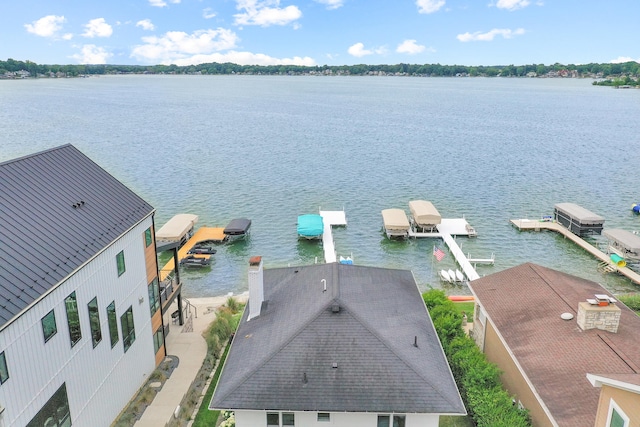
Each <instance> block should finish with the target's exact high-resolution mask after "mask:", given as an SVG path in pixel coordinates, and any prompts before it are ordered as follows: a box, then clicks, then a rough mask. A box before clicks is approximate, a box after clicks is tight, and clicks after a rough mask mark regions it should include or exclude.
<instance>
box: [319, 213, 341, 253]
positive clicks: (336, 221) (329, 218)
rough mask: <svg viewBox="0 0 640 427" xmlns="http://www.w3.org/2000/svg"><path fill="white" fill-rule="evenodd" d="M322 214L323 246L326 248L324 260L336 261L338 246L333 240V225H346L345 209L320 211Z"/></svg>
mask: <svg viewBox="0 0 640 427" xmlns="http://www.w3.org/2000/svg"><path fill="white" fill-rule="evenodd" d="M320 216H321V217H322V222H323V227H324V230H323V233H322V248H323V250H324V262H326V263H330V262H336V258H337V256H336V247H335V243H334V242H333V232H332V229H331V227H333V226H338V225H341V226H346V225H347V216H346V215H345V213H344V210H341V211H320Z"/></svg>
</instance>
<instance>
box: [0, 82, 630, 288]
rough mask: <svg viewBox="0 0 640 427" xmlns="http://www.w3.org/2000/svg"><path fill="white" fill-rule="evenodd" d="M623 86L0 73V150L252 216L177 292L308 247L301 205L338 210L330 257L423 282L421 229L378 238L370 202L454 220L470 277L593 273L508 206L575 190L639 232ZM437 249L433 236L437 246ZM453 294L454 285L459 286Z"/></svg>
mask: <svg viewBox="0 0 640 427" xmlns="http://www.w3.org/2000/svg"><path fill="white" fill-rule="evenodd" d="M639 96H640V92H638V91H633V90H629V91H623V90H618V91H616V90H612V89H611V88H603V87H593V86H591V81H589V80H560V79H550V80H543V79H531V80H525V79H481V78H473V79H445V78H373V77H368V78H367V77H364V78H361V77H351V78H348V77H341V78H329V77H326V78H312V77H260V76H215V77H212V76H145V77H143V76H121V77H96V78H90V79H70V80H28V81H0V134H1V135H2V137H1V138H2V139H1V141H2V143H1V151H0V161H2V160H7V159H11V158H14V157H18V156H23V155H26V154H29V153H33V152H37V151H40V150H43V149H47V148H51V147H54V146H57V145H60V144H64V143H73V144H74V145H76V146H77V147H78V148H79V149H81V150H82V151H83V152H85V153H86V154H87V155H89V156H90V157H91V158H92V159H93V160H95V161H96V162H97V163H99V164H100V165H101V166H103V167H104V168H105V169H107V170H108V171H109V172H111V173H112V174H113V175H115V176H116V177H117V178H118V179H120V180H121V181H123V182H125V183H126V184H127V185H128V186H130V187H131V188H132V189H134V190H135V191H136V192H138V193H139V194H140V195H141V196H142V197H143V198H145V199H146V200H147V201H149V202H150V203H151V204H152V205H153V206H154V207H155V208H156V209H157V212H156V224H157V226H158V227H159V226H161V225H162V224H164V223H165V222H166V221H167V220H168V219H169V218H171V217H172V216H173V215H174V214H176V213H181V212H190V213H195V214H198V215H199V216H200V222H199V224H200V225H209V226H224V225H226V223H227V222H228V221H229V220H231V219H233V218H236V217H243V216H244V217H248V218H251V219H252V220H253V225H252V230H251V231H252V234H251V237H250V238H249V240H248V241H246V242H242V241H240V242H236V243H234V244H232V245H225V246H222V247H220V248H219V250H218V253H217V254H216V255H215V256H214V257H213V260H214V262H213V265H212V268H211V270H209V271H192V270H190V271H189V272H188V273H186V274H185V275H184V276H183V277H184V278H185V280H186V283H187V284H186V286H185V291H184V292H185V294H186V295H187V296H212V295H221V294H224V293H227V292H232V291H233V292H241V291H244V290H245V289H246V287H247V284H246V270H247V261H248V258H249V257H250V256H252V255H262V256H263V257H264V259H265V263H266V266H267V267H274V266H284V265H295V264H306V263H311V262H314V261H315V259H316V258H317V259H319V260H322V257H323V254H322V249H321V247H320V246H319V244H317V243H316V244H310V243H308V242H301V241H298V239H297V238H296V219H297V216H298V215H300V214H304V213H315V212H317V211H318V209H319V208H320V207H322V208H323V209H326V210H334V209H341V208H342V207H344V208H345V210H346V213H347V219H348V221H349V224H348V226H347V227H346V228H341V229H336V230H335V231H334V237H335V241H336V249H337V251H338V254H339V255H352V256H353V257H354V260H355V262H356V263H357V264H364V265H375V266H382V267H394V268H407V269H411V270H412V271H413V272H414V274H415V276H416V279H417V281H418V283H419V285H420V287H421V288H422V289H426V288H427V287H429V286H434V287H439V286H441V284H440V283H439V281H438V279H437V274H436V271H437V270H439V269H440V268H445V269H448V268H453V269H455V268H456V266H455V262H454V260H453V257H452V256H451V255H450V254H448V255H447V256H446V257H445V258H444V260H443V261H442V262H440V263H438V262H436V261H435V260H434V259H433V257H432V256H431V251H432V249H433V244H434V243H436V242H434V241H433V240H430V239H421V240H415V241H413V240H412V241H408V242H391V241H388V240H387V239H386V238H385V237H384V235H383V234H382V231H381V222H382V221H381V215H380V211H381V210H382V209H385V208H390V207H398V208H404V209H405V210H406V211H407V212H408V202H409V201H410V200H413V199H426V200H430V201H432V202H433V203H434V204H435V206H436V207H437V208H438V210H439V211H440V213H441V214H442V215H443V217H445V218H452V217H461V216H463V215H464V216H465V217H466V218H467V220H468V221H469V222H470V223H471V224H472V225H473V226H474V227H475V228H476V230H477V231H478V234H479V236H478V238H477V239H473V240H469V239H464V238H460V239H458V242H459V243H461V244H462V249H463V251H464V252H465V253H470V254H471V256H472V257H481V258H485V257H486V258H488V257H490V256H491V254H492V253H494V254H495V257H496V265H495V266H478V271H479V273H480V275H486V274H490V273H492V272H495V271H500V270H503V269H505V268H509V267H512V266H515V265H518V264H521V263H523V262H528V261H531V262H535V263H538V264H541V265H544V266H548V267H551V268H555V269H558V270H562V271H565V272H568V273H571V274H575V275H578V276H581V277H586V278H588V279H591V280H595V281H597V282H600V283H602V284H603V285H605V286H606V287H608V288H609V289H611V290H612V291H614V292H621V291H625V290H629V289H633V286H632V285H631V284H630V283H629V281H628V280H626V279H622V278H620V277H617V276H614V275H602V274H600V273H598V272H597V270H596V266H597V261H596V260H595V259H594V258H593V257H591V256H590V255H589V254H587V253H586V252H584V251H583V250H581V249H579V248H578V247H576V246H575V245H573V244H572V243H570V242H567V241H566V240H564V239H563V238H561V237H560V236H557V235H555V234H553V233H549V232H543V233H535V232H528V233H520V232H518V231H517V230H515V229H514V228H513V227H512V226H511V225H510V224H509V219H513V218H525V217H528V218H534V219H535V218H539V217H540V216H541V215H543V214H551V213H552V211H553V205H554V204H555V203H558V202H566V201H569V202H575V203H578V204H580V205H582V206H584V207H586V208H587V209H590V210H592V211H593V212H596V213H598V214H600V215H603V216H604V217H605V218H606V226H608V227H621V228H626V229H628V230H634V229H640V227H639V226H638V222H639V221H640V218H638V217H635V216H633V215H632V214H631V213H630V206H631V203H633V202H639V201H640V200H638V199H640V196H639V195H637V194H636V189H637V188H638V187H639V186H638V175H637V173H636V169H637V165H638V164H639V160H640V159H639V157H640V150H639V149H638V134H639V133H640V132H638V130H639V129H638V125H637V120H636V118H637V117H638V116H639V113H640V106H639V104H640V103H639V102H638V100H639V98H638V97H639ZM440 246H442V247H443V248H444V245H443V244H442V243H440ZM447 291H448V292H451V293H466V292H468V291H467V290H466V289H465V288H463V287H461V286H459V285H457V286H453V287H450V288H448V289H447Z"/></svg>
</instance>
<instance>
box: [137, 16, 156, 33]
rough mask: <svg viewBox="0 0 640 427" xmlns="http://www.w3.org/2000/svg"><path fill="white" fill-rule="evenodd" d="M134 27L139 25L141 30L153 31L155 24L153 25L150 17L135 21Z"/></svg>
mask: <svg viewBox="0 0 640 427" xmlns="http://www.w3.org/2000/svg"><path fill="white" fill-rule="evenodd" d="M136 27H140V28H142V29H143V30H147V31H153V30H155V29H156V26H155V25H153V23H152V22H151V19H143V20H141V21H138V22H136Z"/></svg>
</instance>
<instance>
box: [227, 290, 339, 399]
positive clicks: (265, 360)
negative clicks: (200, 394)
mask: <svg viewBox="0 0 640 427" xmlns="http://www.w3.org/2000/svg"><path fill="white" fill-rule="evenodd" d="M334 301H335V299H332V300H330V301H329V302H328V303H327V304H325V305H323V306H321V307H320V309H319V310H318V312H317V313H316V315H315V316H312V317H310V318H309V320H308V321H306V322H305V323H303V324H302V325H301V326H300V327H299V328H298V329H296V330H295V332H294V333H293V334H291V336H290V337H289V339H287V340H285V341H284V342H283V343H282V345H280V346H278V347H276V348H275V349H274V350H273V351H272V352H271V353H269V354H267V355H266V356H265V357H264V358H263V359H262V360H261V361H260V362H259V363H257V364H256V365H255V366H254V367H253V369H251V371H250V372H247V373H246V374H245V375H244V376H242V377H241V378H240V380H239V381H238V383H237V384H236V386H235V387H233V388H231V389H229V391H228V392H227V393H225V394H224V395H223V396H220V397H219V399H220V400H223V399H225V398H226V397H227V396H229V395H231V394H232V393H233V392H235V391H236V390H237V389H238V388H239V387H240V386H242V385H243V384H244V383H246V382H247V381H248V380H249V379H250V378H251V377H252V376H253V374H255V373H256V371H258V370H259V369H260V368H261V367H263V366H265V365H266V364H267V363H269V362H270V361H271V360H272V359H273V358H274V357H276V356H277V355H278V354H279V353H280V352H281V351H282V349H283V348H285V347H286V346H287V345H289V343H290V342H291V341H293V340H294V339H295V338H297V337H298V335H300V334H301V333H302V331H304V330H305V329H306V328H307V326H309V325H310V324H311V323H312V322H313V321H314V320H316V319H317V318H318V317H320V316H321V315H322V313H323V312H324V310H326V309H328V308H329V307H331V305H333V303H334ZM229 352H231V349H229Z"/></svg>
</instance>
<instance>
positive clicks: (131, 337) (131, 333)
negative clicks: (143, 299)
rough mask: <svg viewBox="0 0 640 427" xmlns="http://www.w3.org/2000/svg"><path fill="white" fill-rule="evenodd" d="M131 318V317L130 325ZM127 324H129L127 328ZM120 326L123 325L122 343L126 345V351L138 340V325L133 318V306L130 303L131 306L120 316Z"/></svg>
mask: <svg viewBox="0 0 640 427" xmlns="http://www.w3.org/2000/svg"><path fill="white" fill-rule="evenodd" d="M128 314H130V316H128ZM129 319H131V324H130V325H129ZM125 322H126V323H125ZM125 325H126V326H127V327H126V329H125ZM120 326H121V327H122V345H123V347H124V352H125V353H126V352H127V350H129V349H130V348H131V346H132V345H133V343H134V342H135V341H136V326H135V323H134V319H133V306H131V305H130V306H129V308H128V309H126V310H125V312H124V313H122V315H121V316H120Z"/></svg>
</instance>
